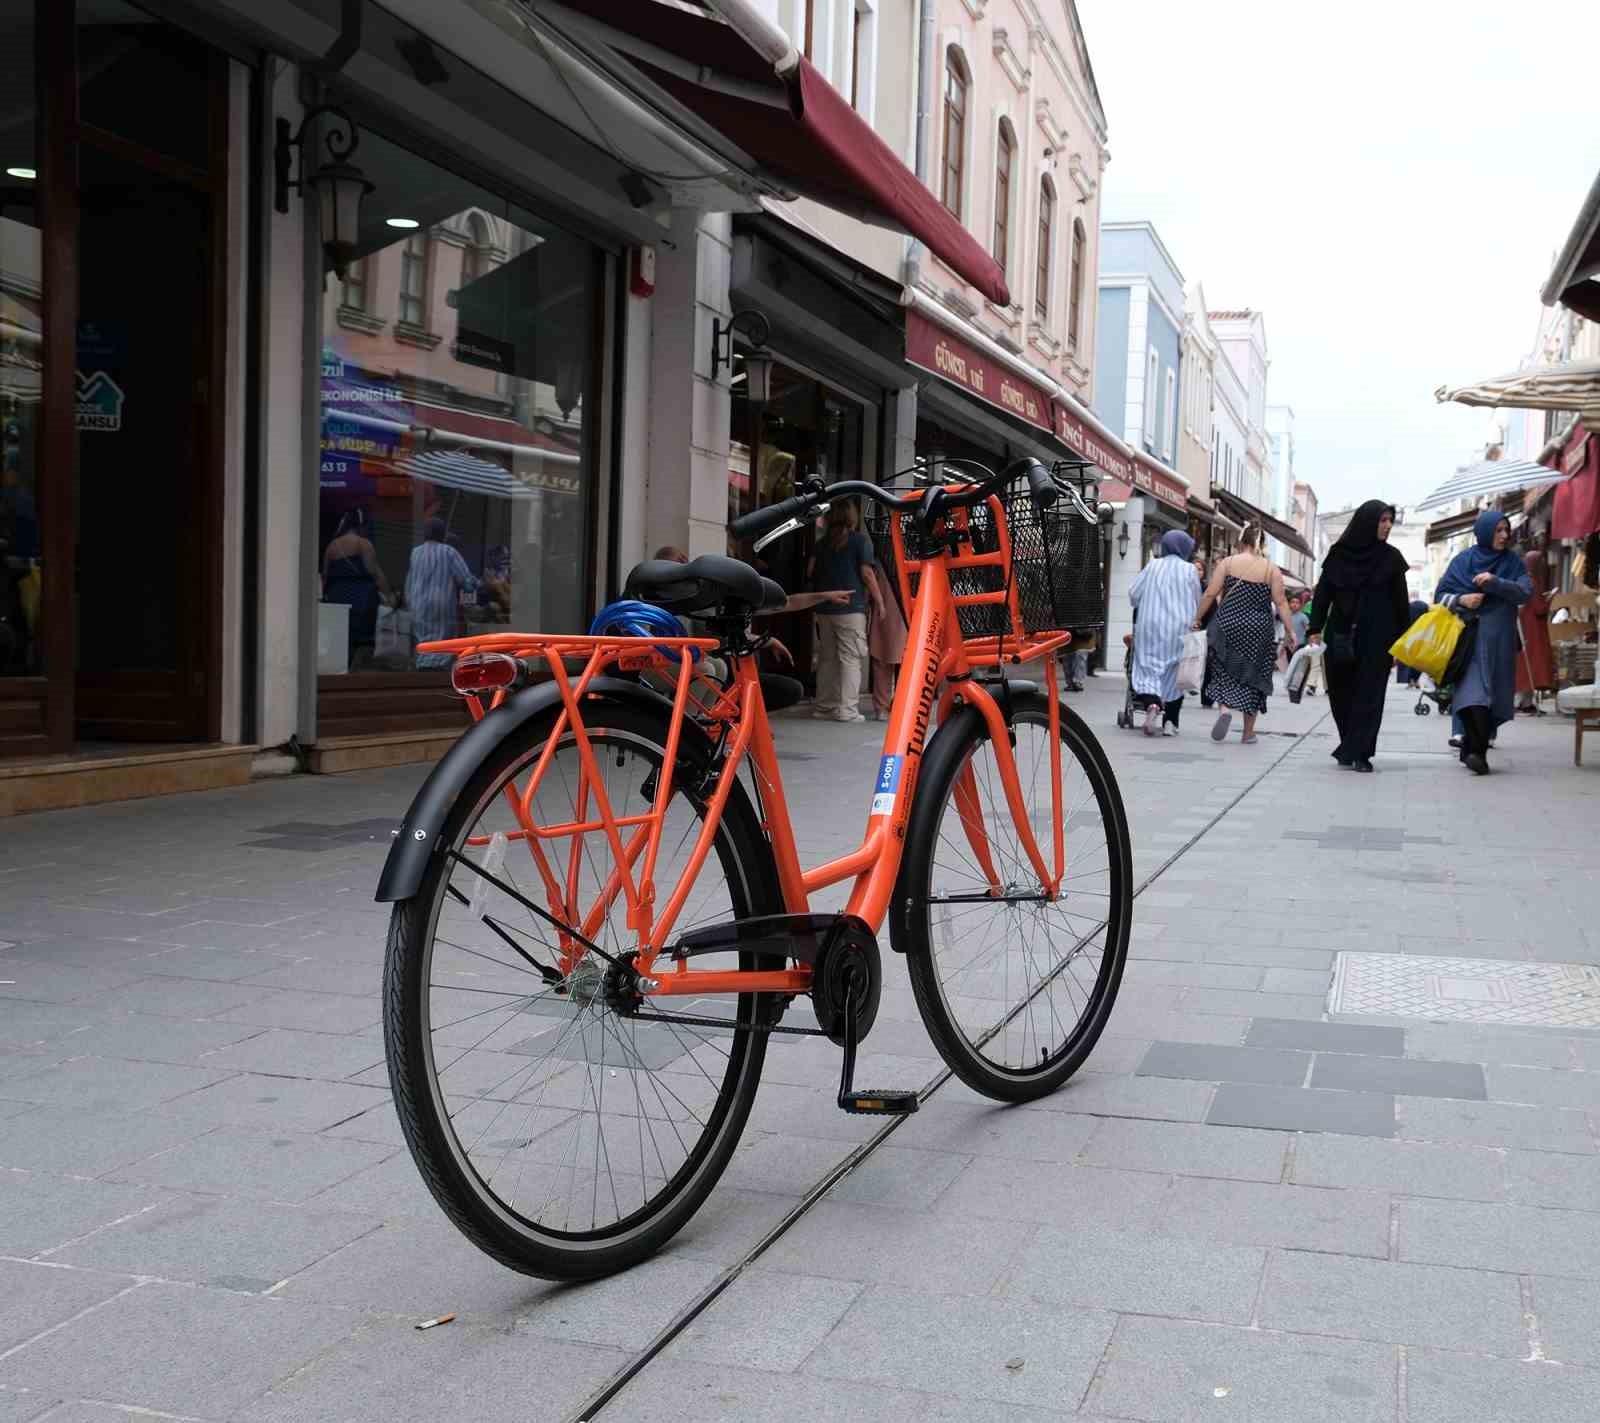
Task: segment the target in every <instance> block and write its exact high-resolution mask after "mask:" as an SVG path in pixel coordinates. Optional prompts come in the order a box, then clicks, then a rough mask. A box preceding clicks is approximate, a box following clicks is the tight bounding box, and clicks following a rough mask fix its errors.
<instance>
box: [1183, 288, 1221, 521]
mask: <svg viewBox="0 0 1600 1423" xmlns="http://www.w3.org/2000/svg"><path fill="white" fill-rule="evenodd" d="M1216 381H1217V341H1216V338H1215V337H1214V336H1213V335H1212V334H1211V323H1210V321H1209V320H1208V319H1207V317H1206V308H1205V292H1204V291H1203V290H1202V289H1201V286H1200V283H1199V282H1191V283H1190V284H1189V285H1188V286H1187V287H1186V288H1185V289H1184V306H1183V369H1182V371H1181V372H1180V373H1179V376H1178V390H1179V393H1180V396H1181V400H1182V406H1183V417H1182V420H1181V421H1180V423H1179V427H1178V473H1179V474H1181V475H1182V476H1183V477H1184V478H1185V479H1187V480H1188V481H1189V488H1190V490H1191V491H1193V490H1202V491H1203V490H1205V489H1206V488H1207V486H1208V485H1209V484H1210V483H1211V452H1212V449H1213V448H1214V447H1215V444H1216V432H1215V428H1214V424H1215V415H1214V407H1215V405H1216Z"/></svg>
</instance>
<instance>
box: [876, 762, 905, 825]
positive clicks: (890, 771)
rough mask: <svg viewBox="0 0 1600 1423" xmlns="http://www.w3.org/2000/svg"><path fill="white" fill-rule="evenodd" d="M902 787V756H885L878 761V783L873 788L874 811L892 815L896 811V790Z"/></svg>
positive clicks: (877, 813) (879, 813) (878, 813)
mask: <svg viewBox="0 0 1600 1423" xmlns="http://www.w3.org/2000/svg"><path fill="white" fill-rule="evenodd" d="M899 788H900V758H899V757H898V756H885V757H884V758H883V760H882V761H880V762H879V763H878V784H877V785H876V786H875V787H874V789H873V795H872V813H873V814H874V815H890V814H892V813H893V812H894V800H895V792H896V791H898V790H899Z"/></svg>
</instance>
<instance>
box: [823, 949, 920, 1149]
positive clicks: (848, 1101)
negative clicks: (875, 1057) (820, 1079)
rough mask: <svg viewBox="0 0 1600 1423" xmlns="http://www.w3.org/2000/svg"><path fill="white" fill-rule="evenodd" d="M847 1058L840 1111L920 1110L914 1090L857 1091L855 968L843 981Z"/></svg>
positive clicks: (843, 1065)
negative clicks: (855, 1083) (854, 1084)
mask: <svg viewBox="0 0 1600 1423" xmlns="http://www.w3.org/2000/svg"><path fill="white" fill-rule="evenodd" d="M844 989H845V991H844V1060H843V1061H842V1062H841V1063H840V1064H839V1107H840V1110H841V1111H846V1112H852V1113H856V1114H867V1115H879V1116H886V1117H892V1116H909V1115H910V1114H911V1113H912V1112H914V1111H916V1110H917V1106H918V1103H917V1094H916V1093H915V1092H900V1091H895V1092H869V1091H866V1090H862V1091H859V1092H858V1091H856V1090H855V1088H854V1087H853V1085H852V1083H853V1081H854V1078H855V1075H856V976H855V971H854V970H853V969H848V970H846V972H845V980H844Z"/></svg>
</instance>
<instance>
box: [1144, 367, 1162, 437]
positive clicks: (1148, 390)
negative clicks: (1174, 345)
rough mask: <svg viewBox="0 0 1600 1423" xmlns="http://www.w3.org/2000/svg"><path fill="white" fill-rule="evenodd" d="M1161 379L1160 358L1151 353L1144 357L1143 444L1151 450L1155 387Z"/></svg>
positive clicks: (1154, 425)
mask: <svg viewBox="0 0 1600 1423" xmlns="http://www.w3.org/2000/svg"><path fill="white" fill-rule="evenodd" d="M1160 378H1161V357H1160V356H1159V355H1158V354H1157V353H1156V352H1155V351H1151V352H1150V353H1149V355H1148V356H1147V357H1146V361H1145V373H1144V442H1145V444H1146V445H1147V446H1148V447H1149V448H1151V449H1154V448H1155V443H1156V411H1157V410H1158V409H1159V408H1160V407H1159V406H1158V405H1157V404H1156V395H1157V387H1158V385H1159V383H1160Z"/></svg>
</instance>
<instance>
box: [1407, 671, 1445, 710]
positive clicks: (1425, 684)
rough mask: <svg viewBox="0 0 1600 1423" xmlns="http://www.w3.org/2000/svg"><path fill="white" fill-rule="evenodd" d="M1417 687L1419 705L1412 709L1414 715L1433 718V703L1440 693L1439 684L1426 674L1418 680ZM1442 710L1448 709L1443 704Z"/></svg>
mask: <svg viewBox="0 0 1600 1423" xmlns="http://www.w3.org/2000/svg"><path fill="white" fill-rule="evenodd" d="M1415 685H1416V688H1417V704H1416V706H1414V707H1412V708H1411V710H1412V713H1413V714H1414V715H1416V716H1432V715H1433V703H1434V701H1435V700H1436V699H1437V697H1438V693H1439V687H1438V684H1437V683H1436V682H1435V681H1434V680H1433V678H1432V677H1430V676H1429V675H1428V674H1427V673H1426V672H1424V673H1422V675H1421V676H1419V677H1418V678H1417V680H1416V684H1415ZM1440 710H1448V708H1446V707H1445V706H1444V705H1443V704H1442V703H1441V704H1440Z"/></svg>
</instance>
